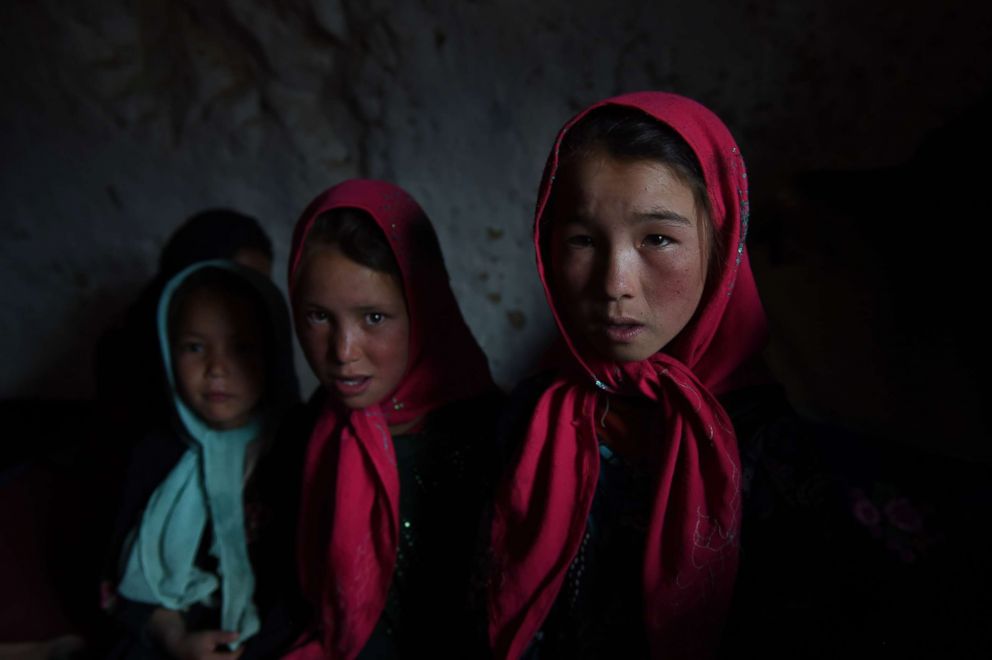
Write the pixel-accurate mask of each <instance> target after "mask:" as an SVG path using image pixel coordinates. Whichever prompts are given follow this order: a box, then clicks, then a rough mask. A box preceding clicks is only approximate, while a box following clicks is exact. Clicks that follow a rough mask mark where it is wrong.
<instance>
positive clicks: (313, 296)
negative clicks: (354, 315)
mask: <svg viewBox="0 0 992 660" xmlns="http://www.w3.org/2000/svg"><path fill="white" fill-rule="evenodd" d="M295 290H296V292H297V298H298V299H300V300H302V301H304V302H307V301H312V302H320V303H321V304H323V305H327V306H331V305H351V304H359V303H362V302H365V301H373V302H374V301H391V300H393V299H395V298H397V297H399V298H400V299H402V297H403V293H402V288H401V287H400V284H399V282H397V280H396V278H395V277H394V276H393V275H391V274H390V273H384V272H382V271H378V270H375V269H373V268H370V267H368V266H365V265H363V264H360V263H358V262H357V261H355V260H353V259H351V258H350V257H348V256H347V255H346V254H344V253H343V252H342V251H341V250H340V249H339V248H338V247H337V246H334V245H322V246H317V247H315V248H314V249H313V250H311V251H310V253H309V254H307V255H306V258H305V259H304V260H303V261H302V262H301V263H300V266H299V273H298V277H297V282H296V287H295Z"/></svg>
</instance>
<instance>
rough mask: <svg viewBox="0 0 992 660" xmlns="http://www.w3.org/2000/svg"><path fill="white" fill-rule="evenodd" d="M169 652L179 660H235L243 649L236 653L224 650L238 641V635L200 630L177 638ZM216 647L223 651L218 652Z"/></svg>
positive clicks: (222, 631)
mask: <svg viewBox="0 0 992 660" xmlns="http://www.w3.org/2000/svg"><path fill="white" fill-rule="evenodd" d="M175 641H176V644H175V645H174V646H172V645H170V647H169V651H170V652H171V653H172V655H174V656H175V657H176V658H178V659H179V660H235V659H236V658H239V657H241V653H242V652H243V651H244V647H243V646H241V647H238V649H237V650H236V651H228V650H226V646H227V644H230V643H232V642H236V641H238V633H236V632H228V631H226V630H201V631H199V632H194V633H186V634H185V635H183V636H182V637H181V638H178V639H177V640H175ZM218 647H223V648H225V650H222V651H218V650H217V648H218Z"/></svg>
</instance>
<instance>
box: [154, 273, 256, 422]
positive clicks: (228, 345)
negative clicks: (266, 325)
mask: <svg viewBox="0 0 992 660" xmlns="http://www.w3.org/2000/svg"><path fill="white" fill-rule="evenodd" d="M258 323H259V319H258V315H257V314H255V313H253V309H252V306H251V303H249V302H248V301H246V300H241V299H238V298H236V297H230V296H224V295H223V294H221V293H218V292H216V291H211V290H210V289H198V290H194V291H191V292H190V294H189V296H187V298H186V300H185V301H184V302H183V305H182V309H181V310H180V316H179V322H178V324H177V326H176V328H175V333H174V336H173V346H172V355H173V357H172V363H173V370H174V372H175V377H176V385H177V387H178V389H179V395H180V396H181V397H182V399H183V401H184V402H185V403H186V405H187V406H189V407H190V408H191V409H192V410H193V412H195V413H196V414H197V415H198V416H199V417H200V419H202V420H203V421H204V422H206V423H207V425H208V426H210V427H212V428H215V429H232V428H238V427H239V426H242V425H244V424H245V423H246V422H247V421H248V419H249V417H250V415H251V412H252V410H254V408H255V406H256V405H257V404H258V402H259V401H260V400H261V398H262V394H263V390H264V387H265V359H264V342H263V340H262V333H261V329H260V328H259V327H258Z"/></svg>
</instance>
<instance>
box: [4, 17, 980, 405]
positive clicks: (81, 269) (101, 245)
mask: <svg viewBox="0 0 992 660" xmlns="http://www.w3.org/2000/svg"><path fill="white" fill-rule="evenodd" d="M866 4H869V3H863V2H855V1H854V0H839V1H834V2H818V1H817V0H794V1H793V2H787V3H786V2H774V1H773V0H751V1H750V2H737V1H734V0H719V1H714V2H702V1H700V0H678V1H675V0H668V1H664V0H654V1H650V2H647V1H646V2H619V3H607V2H602V1H599V2H597V1H587V0H571V1H568V2H566V1H564V0H549V1H545V2H539V1H531V2H525V1H522V0H500V1H488V2H487V1H468V0H466V1H464V2H440V1H435V0H420V1H410V2H386V1H384V0H368V1H364V2H363V1H351V0H324V1H319V0H280V1H276V0H269V1H264V0H252V1H246V2H238V1H236V0H211V1H205V2H199V1H194V0H150V1H144V2H142V1H126V0H102V1H99V2H97V1H88V2H80V1H72V0H64V1H61V2H59V1H55V0H47V1H38V2H7V3H4V6H3V8H2V9H0V26H2V27H0V33H2V37H3V38H2V41H0V44H2V45H0V48H2V53H3V62H4V82H3V88H4V93H3V95H2V100H0V113H2V117H3V123H2V127H0V146H2V151H3V177H2V181H0V204H2V208H3V219H2V221H0V263H2V264H3V287H2V288H0V337H2V338H3V349H2V364H3V366H2V368H0V395H2V396H4V397H10V396H36V395H41V396H70V397H72V396H86V395H89V394H91V393H92V389H93V383H92V364H91V351H92V346H93V344H94V342H95V340H96V337H97V336H98V335H99V332H100V330H101V328H102V327H103V326H105V325H106V323H107V322H108V320H109V319H110V317H112V316H113V314H115V313H117V312H118V311H119V310H120V309H121V308H122V306H123V305H124V303H125V302H126V301H127V299H128V298H129V297H131V296H133V294H134V293H135V291H136V290H137V288H138V287H139V286H140V284H141V283H142V282H143V281H144V280H145V279H146V278H147V277H148V276H149V274H150V273H151V272H152V270H153V269H154V264H155V259H156V256H157V253H158V250H159V249H160V247H161V245H162V243H163V241H164V239H165V238H166V237H167V236H168V234H169V233H170V232H171V230H172V229H173V228H174V227H175V226H176V224H177V223H179V222H180V221H181V220H182V219H184V218H185V217H187V216H188V215H190V214H191V213H193V212H195V211H198V210H200V209H202V208H205V207H211V206H231V207H234V208H237V209H239V210H242V211H244V212H247V213H250V214H253V215H256V216H257V217H259V218H260V219H261V220H262V222H263V224H264V225H265V226H266V228H267V229H268V231H269V232H270V233H271V235H272V237H273V239H274V241H275V244H276V250H277V252H278V260H277V264H276V278H277V281H279V282H280V283H282V278H283V273H284V270H285V257H286V253H287V250H288V242H289V235H290V231H291V228H292V225H293V223H294V221H295V219H296V217H297V214H298V213H299V212H300V211H301V210H302V208H303V206H304V205H305V204H306V202H307V201H309V199H310V198H311V197H312V196H313V195H315V194H316V193H317V192H319V191H320V190H321V189H323V188H324V187H326V186H328V185H330V184H333V183H335V182H337V181H339V180H341V179H342V178H345V177H350V176H360V175H361V176H373V177H380V178H387V179H391V180H393V181H395V182H396V183H398V184H400V185H401V186H404V187H405V188H407V189H408V190H409V191H410V192H411V193H412V194H413V195H414V196H415V197H417V199H418V200H420V202H421V203H422V204H423V206H424V207H425V208H426V209H427V211H428V213H429V214H430V215H431V217H432V218H433V220H434V222H435V225H436V227H437V229H438V233H439V235H440V239H441V243H442V246H443V248H444V250H445V254H446V259H447V262H448V266H449V270H450V272H451V275H452V279H453V286H454V290H455V293H456V294H457V296H458V298H459V301H460V303H461V304H462V306H463V309H464V311H465V314H466V317H467V319H468V321H469V323H470V325H471V326H472V328H473V329H474V330H475V332H476V333H477V336H478V337H479V339H480V341H481V343H482V345H483V347H484V348H485V350H486V352H487V353H488V354H489V356H490V360H491V363H492V365H493V370H494V373H495V374H496V376H497V377H498V379H499V380H500V381H501V382H502V383H504V384H510V383H512V382H513V381H514V380H515V379H516V378H517V377H518V376H519V375H520V374H521V373H522V372H523V371H524V370H526V368H527V367H528V365H529V360H530V357H531V355H532V354H533V353H534V352H535V351H536V350H538V348H539V347H540V346H541V344H542V341H543V339H544V337H545V336H546V333H547V332H548V329H549V319H548V315H547V312H546V309H545V303H544V301H543V297H542V295H541V293H540V291H539V287H538V284H537V280H536V277H535V273H534V267H533V255H532V251H531V247H530V239H529V234H530V221H531V213H532V205H533V203H534V194H535V190H536V186H537V183H538V179H539V176H540V172H541V168H542V166H543V160H544V157H545V155H546V150H547V148H548V146H549V144H550V142H551V139H552V137H553V135H554V132H555V130H556V129H557V128H558V127H559V126H560V124H561V123H562V122H563V121H564V120H565V119H566V118H567V117H568V116H569V115H570V114H571V113H573V112H574V111H575V110H577V109H578V108H580V107H581V106H583V105H585V104H586V103H588V102H591V101H593V100H596V99H597V98H600V97H603V96H606V95H609V94H613V93H617V92H621V91H631V90H637V89H644V88H659V89H667V90H672V91H678V92H681V93H684V94H687V95H690V96H693V97H696V98H698V99H699V100H701V101H703V102H704V103H706V104H708V105H710V106H711V107H712V108H713V109H714V110H716V111H717V113H718V114H720V115H721V116H723V117H724V118H725V120H726V121H727V122H728V124H729V125H730V126H731V129H732V130H733V131H734V132H735V134H736V135H737V137H738V139H739V141H740V143H741V145H742V148H743V150H744V153H745V156H746V157H747V158H748V160H749V163H750V166H751V173H752V177H751V180H752V182H754V185H756V186H757V187H758V188H757V189H756V190H755V191H754V193H755V195H757V196H760V195H762V194H763V193H767V192H768V191H769V190H771V189H773V188H774V186H775V185H776V183H775V182H776V181H777V180H778V179H779V177H780V175H782V174H785V173H787V172H790V171H793V170H795V169H797V168H808V167H839V166H844V167H860V166H871V165H879V164H885V163H889V162H894V161H897V160H901V159H903V158H905V157H906V156H907V155H908V154H909V153H910V152H911V150H912V148H913V146H914V145H915V143H916V141H917V140H918V138H919V136H920V135H921V134H922V133H923V132H924V131H926V130H928V129H930V128H932V127H933V126H935V125H937V124H939V123H940V122H941V121H942V120H944V119H945V118H947V117H950V116H953V115H954V114H955V113H956V112H958V111H959V110H960V109H961V108H962V107H964V106H966V105H967V104H968V103H969V102H970V101H971V100H973V99H974V98H975V97H976V96H977V95H978V94H979V93H980V92H981V91H982V89H984V88H985V87H986V86H987V85H988V83H989V78H990V75H989V72H988V70H987V66H986V64H987V61H988V59H989V58H988V55H989V53H988V52H987V51H988V48H989V45H988V34H990V33H992V30H990V27H992V26H990V21H989V18H988V16H989V11H986V10H982V11H983V15H978V14H977V13H976V12H975V11H974V10H973V9H969V5H970V4H973V3H968V2H964V1H963V0H962V1H952V2H943V3H925V4H924V3H920V4H923V5H924V6H923V7H921V8H919V9H908V8H907V6H908V4H907V3H905V2H895V1H891V2H882V3H874V6H873V7H872V8H870V9H869V8H866V7H865V5H866ZM755 222H756V223H759V224H760V222H761V219H760V218H755ZM772 276H774V273H772ZM302 371H303V372H304V373H306V370H305V369H303V370H302ZM308 382H310V383H312V380H311V381H308Z"/></svg>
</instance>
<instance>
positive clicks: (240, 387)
mask: <svg viewBox="0 0 992 660" xmlns="http://www.w3.org/2000/svg"><path fill="white" fill-rule="evenodd" d="M156 320H157V335H158V339H159V346H160V350H159V355H160V358H161V360H162V362H163V366H164V371H165V373H166V376H167V385H168V389H169V399H170V401H169V403H170V405H171V409H172V415H171V417H170V420H171V423H170V424H167V425H160V424H154V425H152V426H151V427H150V428H149V426H148V425H143V426H141V427H135V428H132V429H131V432H132V433H133V434H134V435H135V436H137V437H138V438H141V440H140V442H138V444H137V446H136V447H135V451H134V452H133V455H132V460H131V464H130V466H129V468H128V474H127V486H126V488H125V491H124V497H123V500H122V510H121V514H120V518H119V520H118V526H117V530H116V533H115V543H114V547H115V549H116V550H117V552H116V553H115V555H116V556H117V558H118V564H117V566H116V569H117V570H116V571H115V572H114V573H113V578H112V580H113V582H112V583H113V584H116V594H115V595H111V596H110V597H109V598H108V600H109V602H108V608H109V609H111V610H112V611H113V612H114V614H115V615H116V618H117V619H118V620H119V621H121V622H123V624H124V627H125V629H126V633H125V638H126V641H125V642H123V643H122V644H119V645H118V646H117V648H116V649H115V651H114V652H113V653H112V656H113V657H120V658H153V657H172V658H187V657H208V656H210V654H212V653H214V652H215V650H217V649H223V650H228V649H230V650H232V651H236V653H235V655H241V654H242V652H243V651H244V652H245V654H246V656H247V657H271V655H272V654H273V652H274V651H273V649H272V648H271V647H270V646H269V645H271V644H272V643H273V641H272V640H273V638H274V639H275V640H276V641H275V642H274V643H275V644H276V646H277V647H280V646H281V647H285V646H287V645H288V644H289V643H290V642H291V641H292V639H293V637H294V636H295V635H294V634H293V633H294V632H295V633H298V632H299V631H298V630H297V631H293V630H290V631H289V632H288V633H287V632H286V631H285V630H272V625H271V624H269V626H268V628H267V627H266V626H267V623H268V622H270V621H273V620H275V621H276V622H277V623H276V627H277V628H278V627H283V628H284V627H285V626H283V623H284V622H283V620H282V617H281V616H280V615H279V614H276V615H273V613H272V610H273V607H274V604H275V603H277V602H278V600H279V599H278V595H279V591H280V589H281V588H282V587H283V586H284V585H285V582H286V581H285V580H280V576H282V575H284V574H287V573H288V574H289V575H291V572H290V571H287V570H286V568H285V567H286V565H287V564H291V560H292V557H291V555H290V554H289V553H288V552H287V553H285V554H283V555H279V554H273V553H271V552H266V551H265V550H266V549H270V548H273V547H279V546H280V545H281V544H279V543H271V542H270V543H265V542H264V537H265V536H266V535H268V534H270V533H271V530H272V529H279V527H278V524H277V521H276V520H275V518H277V517H278V515H279V514H281V513H282V512H276V511H274V510H273V508H272V502H273V499H275V500H279V499H281V498H280V496H279V495H278V494H276V496H275V498H273V497H271V496H270V495H272V494H271V493H266V492H264V489H260V488H259V480H258V478H257V476H258V474H259V473H260V472H262V471H264V470H265V468H266V467H267V466H268V463H269V456H270V454H271V452H272V451H275V450H276V448H274V447H273V444H274V442H275V440H276V438H277V432H278V429H279V426H280V423H281V420H282V419H283V416H284V414H285V413H286V412H287V411H288V410H289V409H290V407H291V406H293V405H294V404H296V403H298V398H299V392H298V385H297V383H296V376H295V373H294V372H293V362H292V346H291V332H290V328H289V312H288V309H287V307H286V304H285V302H284V301H283V299H282V295H281V294H280V293H279V291H278V290H277V289H276V287H275V286H274V285H273V284H272V282H271V281H270V280H269V279H268V278H266V277H264V276H262V275H259V274H258V273H256V272H254V271H251V270H249V269H247V268H243V267H240V266H238V265H237V264H234V263H233V262H227V261H207V262H201V263H198V264H194V265H193V266H191V267H189V268H186V269H184V270H182V271H181V272H180V273H179V274H178V275H176V276H175V277H174V278H172V279H171V280H170V281H169V282H168V283H167V285H166V286H165V288H164V291H163V293H162V295H161V300H160V302H159V304H158V307H157V317H156ZM280 481H281V482H282V483H281V485H280V487H281V488H286V487H288V485H292V484H294V483H296V481H297V475H296V474H295V473H292V474H284V475H279V478H277V479H274V480H269V483H278V482H280ZM284 547H287V548H288V547H289V544H285V546H284ZM271 576H275V577H274V578H273V577H271ZM280 583H282V584H280ZM259 644H261V648H255V647H257V646H258V645H259Z"/></svg>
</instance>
